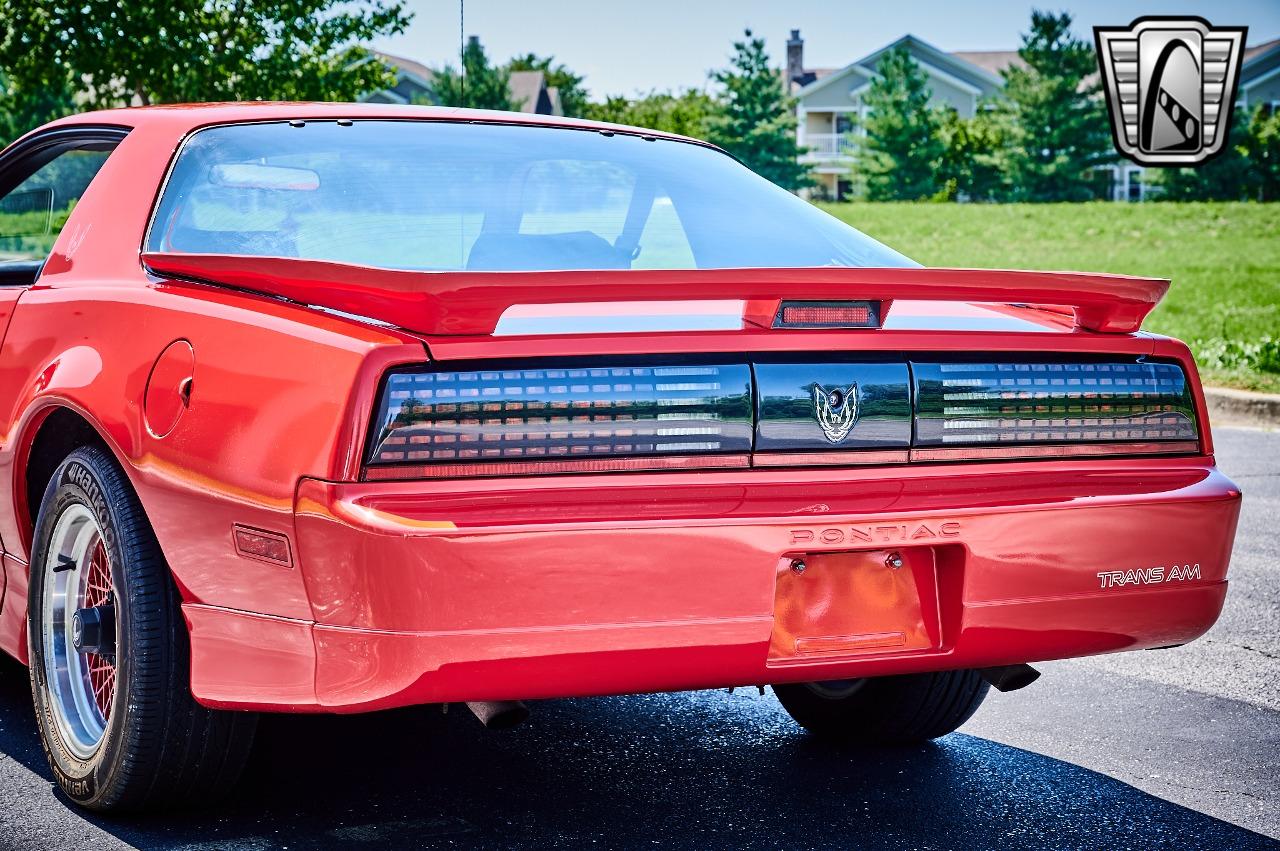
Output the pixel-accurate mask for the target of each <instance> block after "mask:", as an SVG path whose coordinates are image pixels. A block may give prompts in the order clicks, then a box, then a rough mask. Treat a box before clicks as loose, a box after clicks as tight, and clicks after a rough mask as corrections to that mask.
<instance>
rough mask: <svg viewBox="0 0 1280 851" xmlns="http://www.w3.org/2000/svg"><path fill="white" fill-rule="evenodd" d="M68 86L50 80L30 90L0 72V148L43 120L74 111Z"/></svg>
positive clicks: (63, 80) (66, 83)
mask: <svg viewBox="0 0 1280 851" xmlns="http://www.w3.org/2000/svg"><path fill="white" fill-rule="evenodd" d="M75 108H76V106H75V102H74V100H73V99H72V95H71V83H70V80H68V79H67V78H66V77H63V78H62V79H58V78H57V77H52V76H51V78H50V80H49V81H48V82H47V83H44V84H43V85H38V86H37V87H36V88H34V89H29V88H23V87H21V86H20V85H19V84H17V83H15V82H14V81H12V80H11V79H10V78H9V77H8V75H6V74H3V73H0V148H2V147H4V146H5V145H7V144H9V143H10V142H12V141H13V140H14V139H17V138H18V137H19V136H21V135H22V134H23V133H26V132H27V131H28V130H33V129H35V128H36V127H39V126H40V125H41V124H44V123H45V122H47V121H52V120H53V119H55V118H61V117H62V116H64V115H70V114H71V113H72V112H75Z"/></svg>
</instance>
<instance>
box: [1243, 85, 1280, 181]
mask: <svg viewBox="0 0 1280 851" xmlns="http://www.w3.org/2000/svg"><path fill="white" fill-rule="evenodd" d="M1244 147H1245V153H1246V154H1247V156H1248V160H1249V162H1250V163H1251V165H1252V172H1253V176H1254V178H1253V179H1254V181H1255V185H1254V186H1253V187H1252V188H1253V190H1254V197H1256V198H1257V199H1258V200H1259V201H1280V111H1276V110H1272V109H1268V108H1267V107H1264V106H1259V107H1258V108H1257V109H1255V110H1254V112H1253V118H1252V120H1251V121H1250V122H1249V132H1248V135H1247V136H1246V138H1245V144H1244Z"/></svg>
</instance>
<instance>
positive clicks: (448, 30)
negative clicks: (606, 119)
mask: <svg viewBox="0 0 1280 851" xmlns="http://www.w3.org/2000/svg"><path fill="white" fill-rule="evenodd" d="M407 5H408V7H409V8H410V9H411V10H412V11H413V12H415V13H416V14H415V17H414V21H413V23H412V24H411V25H410V27H409V30H408V32H406V33H405V34H404V35H401V36H398V37H396V38H392V39H385V40H383V41H381V42H378V43H376V44H375V46H376V47H378V48H379V49H381V50H385V51H387V52H388V53H395V54H399V55H401V56H407V57H409V58H411V59H416V60H418V61H420V62H423V63H425V64H427V65H430V66H433V67H434V66H439V65H441V64H444V63H446V62H450V61H454V62H455V64H456V57H457V51H458V3H457V0H407ZM1033 7H1041V8H1049V9H1053V10H1061V9H1066V10H1067V11H1070V12H1071V13H1072V14H1073V16H1074V18H1075V23H1076V27H1077V29H1078V30H1079V32H1080V35H1081V36H1087V37H1089V38H1092V35H1091V32H1092V31H1091V29H1090V28H1091V27H1092V26H1094V25H1095V24H1106V25H1121V24H1127V23H1129V21H1131V20H1132V19H1133V18H1136V17H1139V16H1141V15H1157V14H1158V15H1186V14H1192V15H1200V16H1202V17H1205V18H1207V19H1208V20H1209V21H1210V22H1211V23H1214V24H1220V25H1228V24H1230V25H1237V26H1238V25H1242V24H1243V25H1245V26H1248V27H1249V44H1257V43H1259V42H1263V41H1269V40H1271V39H1273V38H1277V37H1280V0H1216V2H1214V3H1212V4H1209V3H1203V2H1201V3H1194V2H1182V0H1159V2H1156V3H1153V2H1130V0H1074V2H1070V3H1054V2H1043V3H1019V2H1009V1H1008V0H994V2H985V3H962V2H950V3H947V2H923V1H922V0H917V1H916V2H913V0H898V2H892V0H872V2H867V0H839V2H806V0H790V2H780V0H767V2H766V0H740V1H739V2H725V1H724V0H722V2H696V0H628V2H610V0H544V2H527V0H526V2H520V0H467V2H466V32H467V34H468V35H471V34H474V35H479V36H480V38H481V40H482V41H483V42H484V45H485V48H486V49H487V50H488V52H489V55H490V57H492V58H495V59H498V60H506V59H508V58H509V57H511V56H512V55H514V54H517V53H526V52H528V51H533V52H535V53H538V54H541V55H546V54H553V55H555V57H556V59H557V60H559V61H561V62H564V63H565V64H567V65H568V66H569V67H571V68H573V69H574V70H575V71H577V72H578V73H579V74H584V75H585V76H586V78H587V80H586V85H587V86H588V88H590V89H591V91H592V94H593V95H596V96H601V95H604V94H634V93H636V92H637V91H647V90H649V89H672V88H682V87H686V86H702V85H704V84H705V82H706V76H707V71H708V70H710V69H712V68H717V67H721V66H723V65H724V64H725V61H726V58H727V56H728V54H729V51H730V50H731V45H732V42H733V40H734V39H735V38H737V37H739V36H740V35H741V33H742V29H743V27H748V26H749V27H751V28H752V29H753V30H754V31H755V32H756V33H757V34H760V35H763V36H764V37H765V39H766V40H767V42H768V47H769V52H770V55H771V57H772V58H773V60H774V64H775V65H781V64H782V61H783V54H784V50H785V47H784V44H785V42H786V40H787V34H788V33H789V31H790V30H792V29H795V28H799V29H800V30H801V34H802V35H803V36H804V39H805V60H806V61H805V64H806V65H808V66H810V67H840V66H843V65H847V64H848V63H849V62H851V61H853V60H855V59H858V58H860V57H861V56H863V55H865V54H867V53H870V52H871V51H872V50H875V49H876V48H879V47H882V46H883V45H885V44H887V43H889V42H891V41H893V40H894V39H896V38H897V37H899V36H901V35H903V34H904V33H908V32H909V33H912V34H913V35H916V36H919V37H920V38H923V39H924V40H925V41H928V42H931V43H932V44H934V45H936V46H937V47H940V48H942V49H943V50H1001V49H1013V48H1015V47H1016V46H1017V45H1018V37H1019V33H1021V32H1024V31H1025V30H1026V28H1027V23H1028V21H1029V20H1030V18H1031V9H1032V8H1033Z"/></svg>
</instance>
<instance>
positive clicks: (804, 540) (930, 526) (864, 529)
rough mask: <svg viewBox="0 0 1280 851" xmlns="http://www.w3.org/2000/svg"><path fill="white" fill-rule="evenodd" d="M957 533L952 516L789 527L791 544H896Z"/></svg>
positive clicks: (957, 535) (953, 535) (927, 539)
mask: <svg viewBox="0 0 1280 851" xmlns="http://www.w3.org/2000/svg"><path fill="white" fill-rule="evenodd" d="M959 536H960V524H959V523H958V522H957V521H955V520H947V521H943V522H937V521H929V522H927V523H882V524H878V525H875V526H830V527H827V528H825V529H792V530H791V543H793V544H812V543H815V542H817V543H822V544H898V543H903V542H914V541H929V540H936V539H940V538H957V537H959Z"/></svg>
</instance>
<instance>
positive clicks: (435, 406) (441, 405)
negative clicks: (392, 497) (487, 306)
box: [368, 364, 752, 465]
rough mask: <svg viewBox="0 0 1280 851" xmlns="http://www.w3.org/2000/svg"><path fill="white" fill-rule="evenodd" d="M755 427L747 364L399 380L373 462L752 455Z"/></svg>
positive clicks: (391, 389) (385, 407) (392, 383)
mask: <svg viewBox="0 0 1280 851" xmlns="http://www.w3.org/2000/svg"><path fill="white" fill-rule="evenodd" d="M751 429H752V416H751V369H750V367H749V366H747V365H746V364H728V365H671V366H665V365H664V366H656V365H655V366H627V365H622V366H590V367H580V368H564V369H559V368H546V369H505V370H475V371H461V372H427V371H422V372H396V373H392V374H391V375H390V376H388V378H387V383H386V387H385V389H384V391H383V401H382V410H381V412H380V429H379V434H378V437H377V439H376V441H375V442H374V445H373V447H372V449H371V451H370V453H369V456H368V462H369V463H370V464H374V465H382V464H429V463H451V464H456V463H459V462H464V463H465V462H484V461H513V460H538V461H541V460H556V459H575V458H583V459H586V458H600V457H625V456H647V455H701V454H707V453H733V452H739V453H741V452H749V451H750V449H751Z"/></svg>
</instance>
